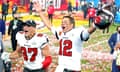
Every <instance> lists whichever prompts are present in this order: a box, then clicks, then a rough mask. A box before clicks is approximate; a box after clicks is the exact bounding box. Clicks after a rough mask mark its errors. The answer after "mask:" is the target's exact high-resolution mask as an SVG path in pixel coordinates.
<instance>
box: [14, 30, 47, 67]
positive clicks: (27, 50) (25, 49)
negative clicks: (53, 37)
mask: <svg viewBox="0 0 120 72" xmlns="http://www.w3.org/2000/svg"><path fill="white" fill-rule="evenodd" d="M16 40H17V42H18V44H19V45H20V47H21V51H22V53H23V58H24V67H27V68H29V69H40V68H42V61H43V59H44V57H43V56H42V54H41V49H42V48H44V47H45V45H46V44H47V43H48V39H47V37H46V36H45V35H43V34H39V33H36V34H35V35H34V36H33V38H32V39H30V40H26V38H25V35H24V32H18V33H17V35H16Z"/></svg>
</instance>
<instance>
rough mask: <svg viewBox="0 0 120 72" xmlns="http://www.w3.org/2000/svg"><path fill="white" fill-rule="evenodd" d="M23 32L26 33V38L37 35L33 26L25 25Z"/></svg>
mask: <svg viewBox="0 0 120 72" xmlns="http://www.w3.org/2000/svg"><path fill="white" fill-rule="evenodd" d="M23 31H24V32H25V36H26V37H32V36H33V35H34V34H35V31H36V28H35V27H33V26H27V25H25V26H24V27H23Z"/></svg>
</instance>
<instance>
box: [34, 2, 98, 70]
mask: <svg viewBox="0 0 120 72" xmlns="http://www.w3.org/2000/svg"><path fill="white" fill-rule="evenodd" d="M33 6H34V8H35V9H36V11H37V12H38V13H39V15H40V17H41V19H42V20H43V22H44V23H45V25H46V26H47V27H48V29H50V30H51V31H52V32H53V34H54V35H55V36H56V38H57V39H58V40H59V46H60V47H59V56H58V66H57V68H56V70H55V72H80V71H81V62H80V60H81V53H82V48H83V41H87V40H88V39H89V36H90V34H92V33H93V32H94V31H95V30H96V28H95V27H94V26H93V25H91V27H90V28H89V29H85V28H84V27H79V28H75V21H74V18H72V17H70V16H64V17H63V19H62V23H61V27H60V28H59V30H57V29H55V28H54V27H53V26H52V24H51V23H50V22H49V20H48V19H46V17H45V16H44V14H43V13H42V9H41V6H40V5H39V3H38V2H34V4H33Z"/></svg>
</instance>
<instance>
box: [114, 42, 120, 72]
mask: <svg viewBox="0 0 120 72" xmlns="http://www.w3.org/2000/svg"><path fill="white" fill-rule="evenodd" d="M113 58H114V59H116V67H117V68H118V71H116V72H120V42H118V43H116V45H115V48H114V53H113Z"/></svg>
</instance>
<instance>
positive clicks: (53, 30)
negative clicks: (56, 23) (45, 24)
mask: <svg viewBox="0 0 120 72" xmlns="http://www.w3.org/2000/svg"><path fill="white" fill-rule="evenodd" d="M51 31H52V33H53V34H54V35H55V37H56V38H57V39H58V40H59V37H60V28H58V29H55V28H54V27H52V28H51Z"/></svg>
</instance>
